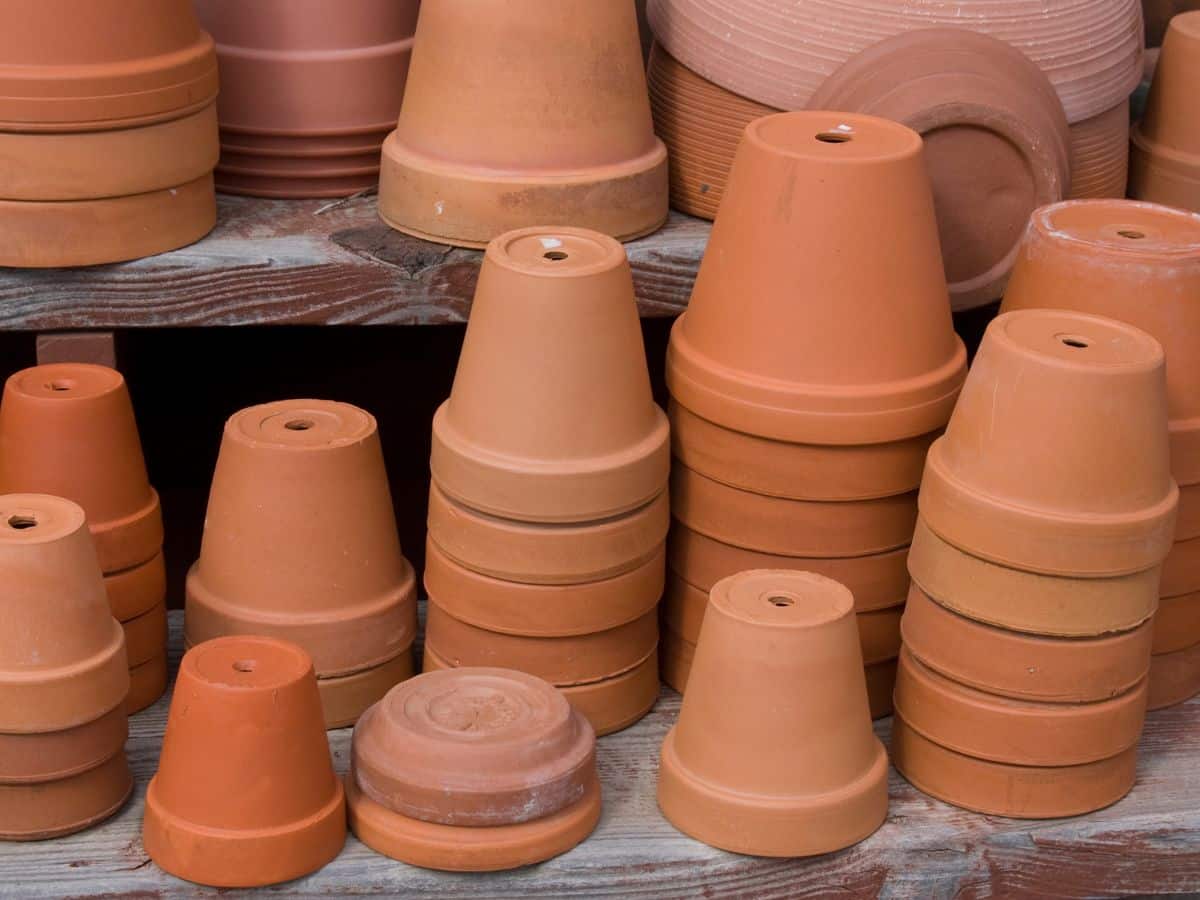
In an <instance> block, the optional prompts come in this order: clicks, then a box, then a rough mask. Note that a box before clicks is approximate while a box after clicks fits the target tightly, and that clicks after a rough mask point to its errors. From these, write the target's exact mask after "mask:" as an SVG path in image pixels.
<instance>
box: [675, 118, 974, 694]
mask: <svg viewBox="0 0 1200 900" xmlns="http://www.w3.org/2000/svg"><path fill="white" fill-rule="evenodd" d="M819 210H837V215H822V214H820V213H819V212H817V211H819ZM965 369H966V354H965V352H964V350H963V346H962V342H961V341H960V340H959V339H958V337H957V336H956V335H955V334H954V330H953V327H952V323H951V319H950V306H949V303H948V302H947V293H946V282H945V277H944V274H943V269H942V260H941V256H940V254H939V252H938V238H937V223H936V220H935V216H934V206H933V198H932V194H931V191H930V186H929V179H928V176H927V175H926V174H925V168H924V163H923V156H922V145H921V139H920V137H919V136H918V135H917V134H916V133H915V132H913V131H911V130H910V129H908V128H906V127H904V126H902V125H899V124H896V123H894V122H890V121H887V120H884V119H879V118H875V117H871V116H862V115H853V114H844V113H824V112H801V113H786V114H780V115H773V116H768V117H766V118H763V119H759V120H757V121H756V122H754V123H752V124H751V125H750V126H749V127H748V128H747V129H746V134H745V137H744V138H743V141H742V144H741V147H740V149H739V151H738V155H737V159H736V161H735V163H734V167H733V171H732V173H731V176H730V184H729V191H728V193H727V194H726V196H725V200H724V202H723V204H722V207H721V212H720V214H719V215H718V216H717V221H716V224H715V226H714V227H713V233H712V238H711V240H710V243H709V246H708V251H707V253H706V254H705V257H704V261H703V263H702V265H701V268H700V275H699V278H698V280H697V282H696V288H695V291H694V293H693V295H692V298H691V302H690V305H689V308H688V311H687V312H686V313H685V314H684V315H683V316H682V317H681V318H680V319H679V321H678V322H677V323H676V325H675V328H674V331H673V332H672V335H671V343H670V349H669V351H668V356H667V381H668V385H669V387H670V389H671V393H672V396H673V400H674V405H673V407H672V420H673V449H674V454H675V457H676V462H675V466H674V470H673V474H672V495H673V496H672V512H673V515H674V517H675V526H674V530H673V534H672V545H671V554H670V568H671V575H670V579H669V585H668V592H667V597H668V599H667V602H666V603H665V604H664V609H663V625H664V638H663V660H664V665H663V677H664V680H666V681H667V682H668V683H669V684H671V685H672V686H674V687H676V688H677V689H679V690H683V688H684V687H685V685H686V682H687V677H688V669H689V667H690V662H691V657H692V654H693V653H694V651H695V644H696V641H697V638H698V635H699V633H700V623H701V621H702V619H703V616H704V611H705V608H706V605H707V595H708V592H709V591H710V590H711V589H712V587H713V585H714V584H716V583H717V582H718V581H720V580H721V579H722V578H725V577H727V576H729V575H732V574H735V573H736V572H739V571H742V570H746V569H755V568H770V569H798V570H802V571H810V572H816V573H818V574H821V575H825V576H828V577H830V578H833V579H834V580H836V581H840V582H842V583H843V584H845V585H846V586H847V587H849V588H850V590H851V592H852V593H853V595H854V600H855V608H856V610H857V612H858V623H859V626H860V634H861V638H862V643H863V658H864V662H865V664H866V672H867V680H868V683H869V686H870V688H871V695H872V703H871V705H872V708H873V709H872V711H873V713H874V714H875V715H876V716H880V715H886V714H887V712H888V711H889V710H890V707H891V697H890V694H891V687H892V681H893V678H894V673H895V666H896V657H897V654H898V652H899V649H900V635H899V622H900V615H901V612H902V606H903V604H904V600H905V596H906V594H907V590H908V579H907V575H906V573H905V568H904V562H905V556H906V553H907V547H908V544H909V542H910V541H911V539H912V530H913V525H914V523H915V521H916V516H917V494H916V490H917V487H918V485H919V484H920V480H921V471H922V467H923V466H924V461H925V452H926V449H927V448H928V446H929V444H930V443H931V442H932V440H933V439H934V438H935V437H936V436H937V434H938V433H939V432H940V430H941V429H942V428H943V427H944V426H945V424H946V421H947V420H948V419H949V417H950V412H951V409H952V408H953V406H954V401H955V398H956V397H957V395H958V391H959V388H960V386H961V384H962V380H963V377H964V373H965Z"/></svg>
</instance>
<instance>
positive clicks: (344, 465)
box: [185, 400, 417, 728]
mask: <svg viewBox="0 0 1200 900" xmlns="http://www.w3.org/2000/svg"><path fill="white" fill-rule="evenodd" d="M416 604H417V585H416V577H415V575H414V573H413V569H412V566H410V565H409V563H408V560H406V559H405V558H404V555H403V554H402V552H401V549H400V539H399V536H398V535H397V533H396V518H395V513H394V511H393V509H392V498H391V493H390V491H389V489H388V480H387V472H386V471H385V470H384V464H383V451H382V448H381V446H380V443H379V431H378V428H377V426H376V424H375V418H374V417H373V416H372V415H370V414H369V413H367V412H365V411H364V410H361V409H359V408H357V407H355V406H351V405H349V404H348V403H334V402H330V401H326V400H283V401H279V402H276V403H267V404H264V405H261V406H252V407H250V408H248V409H244V410H242V411H241V412H239V413H236V414H235V415H234V416H232V417H231V418H230V419H229V421H228V422H227V423H226V425H225V435H224V438H223V440H222V441H221V452H220V456H219V457H218V459H217V468H216V472H215V474H214V475H213V483H212V491H211V493H210V494H209V498H208V515H207V517H206V518H205V521H204V538H203V542H202V544H201V547H200V559H199V560H198V561H197V562H196V564H195V565H194V566H193V567H192V570H191V572H190V573H189V574H188V579H187V610H186V620H185V621H186V638H187V642H188V645H189V646H194V645H197V644H200V643H201V642H203V641H207V640H211V639H213V638H216V637H220V636H222V635H246V634H253V635H263V636H267V637H274V638H281V639H284V640H288V641H291V642H293V643H295V644H298V645H299V646H300V647H302V648H303V649H304V650H305V651H306V652H307V653H308V655H309V656H311V657H312V661H313V665H314V666H315V669H316V673H317V684H318V686H319V688H320V695H321V702H322V704H323V706H324V710H325V722H326V724H327V725H328V726H329V727H330V728H341V727H344V726H347V725H352V724H354V722H356V721H357V720H358V717H359V716H360V715H361V714H362V713H363V711H364V710H365V709H366V708H367V707H369V706H370V705H371V704H372V703H375V702H376V701H377V700H379V699H380V698H381V697H382V696H383V695H384V694H386V693H387V692H388V691H389V690H390V689H391V688H392V687H393V686H394V685H396V684H397V683H399V682H401V681H403V680H404V679H406V678H409V677H411V676H412V674H413V651H412V647H413V642H414V641H415V639H416V630H417V605H416Z"/></svg>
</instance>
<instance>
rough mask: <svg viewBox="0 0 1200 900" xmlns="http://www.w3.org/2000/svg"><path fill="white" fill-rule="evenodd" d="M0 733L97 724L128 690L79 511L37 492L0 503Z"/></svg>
mask: <svg viewBox="0 0 1200 900" xmlns="http://www.w3.org/2000/svg"><path fill="white" fill-rule="evenodd" d="M0 584H3V585H4V586H5V587H4V589H3V591H0V618H2V619H3V621H4V623H5V624H4V628H3V629H0V698H2V701H0V733H3V734H29V733H42V732H48V731H62V730H65V729H68V728H74V727H76V726H79V725H83V724H85V723H87V722H91V721H94V720H95V719H98V718H99V717H100V716H101V715H103V714H104V713H106V712H108V711H109V710H111V709H112V708H113V707H115V706H118V705H119V704H120V703H121V701H122V699H124V697H125V693H126V691H127V690H128V689H129V675H128V673H127V668H128V667H127V665H126V662H125V635H124V634H123V633H122V631H121V627H120V626H119V625H118V624H117V623H116V622H115V621H114V620H113V618H112V614H111V613H110V612H109V609H108V601H107V599H106V598H105V596H104V581H103V579H102V578H101V576H100V566H99V564H98V563H97V561H96V551H95V548H94V547H93V545H92V539H91V537H90V536H89V535H88V531H87V525H86V523H85V521H84V515H83V510H82V509H80V508H79V507H78V506H76V505H75V504H74V503H72V502H71V501H69V500H64V499H62V498H60V497H49V496H46V495H42V494H8V495H5V496H3V497H0Z"/></svg>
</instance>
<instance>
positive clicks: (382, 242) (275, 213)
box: [0, 197, 710, 331]
mask: <svg viewBox="0 0 1200 900" xmlns="http://www.w3.org/2000/svg"><path fill="white" fill-rule="evenodd" d="M709 229H710V226H709V223H707V222H703V221H701V220H698V219H692V218H689V217H687V216H683V215H680V214H677V213H672V215H671V219H670V220H669V222H668V223H667V225H666V227H665V228H663V229H662V230H661V231H659V232H658V233H657V234H654V235H651V236H649V237H646V238H643V239H641V240H639V241H635V242H633V243H631V244H629V245H628V251H629V256H630V261H631V263H632V265H633V270H634V278H635V283H636V288H637V295H638V302H639V306H640V310H641V313H642V314H643V315H645V316H670V315H674V314H676V313H678V312H679V311H680V310H682V309H683V308H684V307H685V306H686V304H687V298H688V296H689V295H690V294H691V288H692V283H693V281H694V279H695V273H696V270H697V268H698V266H699V262H700V257H701V255H702V253H703V250H704V246H705V244H706V243H707V240H708V232H709ZM481 258H482V254H481V253H479V252H477V251H471V250H458V249H453V248H450V247H443V246H441V245H439V244H431V243H428V242H426V241H421V240H417V239H416V238H411V237H407V236H405V235H402V234H400V233H399V232H396V231H393V230H392V229H390V228H388V227H387V226H386V225H384V224H383V223H382V222H381V221H380V220H379V218H378V216H377V214H376V207H375V200H374V198H372V197H360V198H356V199H353V200H349V201H342V202H339V203H336V204H330V203H329V202H328V201H315V200H313V201H281V200H255V199H249V198H239V197H221V198H220V219H219V223H218V225H217V227H216V229H215V230H214V231H213V233H212V234H211V235H209V236H208V237H207V238H205V239H204V240H202V241H200V242H199V243H197V244H194V245H193V246H191V247H185V248H184V249H182V250H177V251H175V252H173V253H165V254H162V255H161V256H155V257H151V258H149V259H143V260H138V261H135V262H130V263H122V264H119V265H111V266H98V267H94V268H88V269H54V270H24V271H22V270H17V269H0V329H5V330H17V331H20V330H24V331H62V330H72V329H102V328H152V327H176V326H196V325H270V324H288V325H301V324H303V325H351V324H358V325H424V324H441V323H447V322H464V321H466V318H467V313H468V311H469V309H470V305H471V297H472V295H473V294H474V291H475V281H476V275H477V273H478V269H479V262H480V259H481Z"/></svg>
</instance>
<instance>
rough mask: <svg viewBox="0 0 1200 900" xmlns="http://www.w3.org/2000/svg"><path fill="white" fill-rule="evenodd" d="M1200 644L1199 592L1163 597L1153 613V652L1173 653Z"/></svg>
mask: <svg viewBox="0 0 1200 900" xmlns="http://www.w3.org/2000/svg"><path fill="white" fill-rule="evenodd" d="M1195 644H1200V593H1193V594H1184V595H1182V596H1180V597H1163V598H1162V599H1161V600H1159V601H1158V612H1157V613H1155V614H1154V648H1153V652H1154V653H1158V654H1161V653H1174V652H1176V651H1178V650H1183V649H1185V648H1187V647H1191V646H1193V645H1195Z"/></svg>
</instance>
